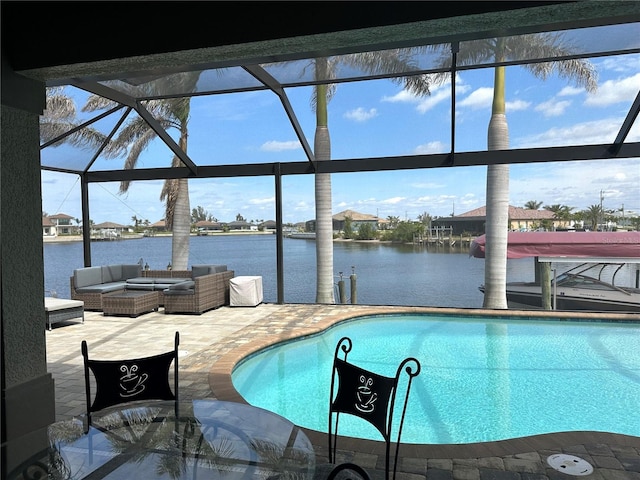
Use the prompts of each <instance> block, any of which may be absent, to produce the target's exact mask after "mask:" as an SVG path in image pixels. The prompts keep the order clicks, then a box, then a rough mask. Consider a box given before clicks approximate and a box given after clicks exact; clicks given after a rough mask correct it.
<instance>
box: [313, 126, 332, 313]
mask: <svg viewBox="0 0 640 480" xmlns="http://www.w3.org/2000/svg"><path fill="white" fill-rule="evenodd" d="M314 150H315V157H316V160H329V159H330V158H331V140H330V138H329V129H328V127H326V126H320V125H318V126H316V135H315V141H314ZM315 197H316V269H317V270H316V282H317V285H316V303H335V298H334V295H333V216H332V211H331V174H329V173H316V174H315Z"/></svg>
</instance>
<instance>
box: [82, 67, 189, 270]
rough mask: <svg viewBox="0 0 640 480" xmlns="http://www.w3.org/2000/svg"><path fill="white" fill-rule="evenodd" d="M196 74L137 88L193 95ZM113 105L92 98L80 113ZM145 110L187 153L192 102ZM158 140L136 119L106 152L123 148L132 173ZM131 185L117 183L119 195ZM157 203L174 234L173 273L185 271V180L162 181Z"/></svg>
mask: <svg viewBox="0 0 640 480" xmlns="http://www.w3.org/2000/svg"><path fill="white" fill-rule="evenodd" d="M199 75H200V74H199V72H187V73H181V74H176V75H170V76H168V77H164V78H161V79H159V80H155V81H152V82H149V83H146V84H144V85H141V86H138V87H132V88H136V89H138V92H139V91H140V89H142V90H144V93H146V94H147V95H148V96H149V97H152V96H153V95H154V94H156V93H157V92H165V91H171V88H173V89H175V86H174V87H168V86H167V84H169V83H170V84H173V85H176V84H179V86H180V90H182V91H184V92H192V91H194V90H195V87H196V83H197V81H198V78H199ZM113 105H114V102H113V101H111V100H108V99H106V98H103V97H100V96H98V95H91V96H90V97H89V98H88V100H87V104H86V105H85V106H84V108H83V111H96V110H102V109H105V108H107V107H111V106H113ZM144 107H145V108H146V109H147V110H148V111H149V112H150V113H151V114H152V115H153V117H154V118H155V119H156V120H157V121H158V123H159V124H160V125H161V126H162V127H163V128H164V129H165V130H168V129H170V128H175V129H176V130H178V132H179V135H180V138H179V141H178V146H179V147H180V148H181V149H182V151H184V152H185V153H186V152H187V137H188V129H187V126H188V122H189V113H190V111H191V98H190V97H179V98H167V99H162V100H150V101H148V102H146V103H145V104H144ZM156 137H157V134H156V132H155V131H154V130H153V129H152V128H151V127H150V126H149V124H148V123H147V122H146V121H145V120H144V119H143V118H142V117H139V116H135V118H133V119H131V120H130V121H128V122H127V123H126V124H125V125H124V126H123V127H122V129H121V130H120V131H119V132H118V135H117V136H116V137H115V138H114V139H113V141H111V142H109V144H108V145H107V147H106V148H105V154H106V155H108V156H112V157H115V156H119V155H120V154H121V153H122V150H123V148H124V147H125V146H127V149H126V153H127V156H126V160H125V164H124V168H125V169H133V168H135V167H136V164H137V163H138V159H139V158H140V155H141V153H142V152H143V151H144V150H145V149H146V148H147V147H148V146H149V144H150V143H151V141H152V140H154V139H155V138H156ZM171 166H172V167H180V166H182V161H181V160H180V158H179V157H178V156H177V155H175V154H174V156H173V159H172V161H171ZM130 183H131V182H130V181H128V180H123V181H122V182H120V193H125V192H127V191H128V189H129V186H130ZM160 200H162V201H164V202H165V225H166V227H167V228H168V229H170V230H171V231H172V232H173V238H172V245H171V264H172V266H173V269H175V270H186V269H187V264H188V261H189V240H190V232H191V222H190V220H191V210H190V207H189V182H188V180H187V179H186V178H179V179H175V178H171V179H167V180H165V183H164V185H163V187H162V191H161V193H160Z"/></svg>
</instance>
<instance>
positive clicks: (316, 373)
mask: <svg viewBox="0 0 640 480" xmlns="http://www.w3.org/2000/svg"><path fill="white" fill-rule="evenodd" d="M343 336H348V337H350V338H351V339H352V341H353V349H352V351H351V352H350V353H349V357H348V358H349V361H350V362H352V363H355V364H357V365H360V366H362V367H363V368H367V369H369V370H373V371H376V372H378V373H380V374H382V375H386V376H390V377H392V376H394V375H395V372H396V369H397V367H398V365H399V363H400V362H401V361H402V360H403V359H404V358H406V357H409V356H413V357H415V358H417V359H418V360H419V361H420V363H421V367H422V371H421V372H420V375H418V377H416V378H415V379H414V381H413V384H412V387H411V393H410V396H409V406H408V409H407V417H406V420H405V424H404V427H403V432H402V442H403V443H418V444H458V443H470V442H485V441H495V440H502V439H508V438H517V437H523V436H529V435H536V434H543V433H552V432H561V431H582V430H590V431H605V432H612V433H621V434H627V435H634V436H640V322H638V323H635V322H634V323H626V324H623V323H618V322H580V321H569V320H562V321H560V320H553V321H552V320H531V319H526V320H523V319H500V318H488V317H478V318H452V317H450V316H433V315H424V314H423V315H415V314H410V315H375V316H367V317H359V318H357V319H354V320H350V321H347V322H342V323H340V324H337V325H335V326H334V327H332V328H330V329H328V330H326V331H325V332H323V333H322V334H318V335H314V336H312V337H307V338H304V339H300V340H293V341H289V342H286V343H282V344H280V345H276V346H273V347H270V348H268V349H265V350H262V351H260V352H258V353H256V354H255V355H252V356H251V357H249V358H247V359H246V360H245V361H243V362H242V363H241V364H239V365H238V367H237V368H236V369H235V370H234V372H233V375H232V380H233V384H234V386H235V388H236V390H237V391H238V392H239V393H240V394H241V395H242V396H243V397H244V398H245V399H246V400H247V401H248V402H249V403H251V404H252V405H256V406H259V407H262V408H266V409H268V410H272V411H274V412H277V413H279V414H280V415H282V416H284V417H286V418H288V419H289V420H291V421H292V422H294V423H296V424H298V425H300V426H303V427H306V428H310V429H313V430H317V431H321V432H326V431H327V424H328V403H329V387H330V385H329V384H330V381H331V366H332V360H333V354H334V352H335V346H336V344H337V342H338V341H339V340H340V338H341V337H343ZM340 434H341V435H346V436H352V437H359V438H369V439H374V440H381V435H380V433H379V432H378V431H377V430H375V428H374V427H372V426H371V425H369V424H368V423H366V422H364V421H363V420H361V419H359V418H355V417H350V416H347V415H343V416H341V418H340Z"/></svg>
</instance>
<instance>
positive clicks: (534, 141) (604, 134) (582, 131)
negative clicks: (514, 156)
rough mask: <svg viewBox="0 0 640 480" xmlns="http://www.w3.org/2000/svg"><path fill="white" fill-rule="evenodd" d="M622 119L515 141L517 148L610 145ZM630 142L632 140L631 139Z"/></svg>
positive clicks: (583, 125)
mask: <svg viewBox="0 0 640 480" xmlns="http://www.w3.org/2000/svg"><path fill="white" fill-rule="evenodd" d="M621 123H622V119H620V118H607V119H603V120H597V121H593V122H584V123H577V124H575V125H570V126H568V127H564V128H551V129H549V130H545V131H544V132H540V133H537V134H534V135H528V136H524V137H521V138H518V139H515V141H514V144H515V145H517V146H516V147H515V148H533V147H548V146H565V145H593V144H597V143H608V142H609V143H610V142H612V141H613V139H614V138H615V137H616V134H617V132H618V130H619V128H620V124H621ZM629 140H630V139H629Z"/></svg>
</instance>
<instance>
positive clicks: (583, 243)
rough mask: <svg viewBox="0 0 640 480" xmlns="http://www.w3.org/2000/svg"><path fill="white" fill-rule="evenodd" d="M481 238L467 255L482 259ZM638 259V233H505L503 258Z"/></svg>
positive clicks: (484, 239) (639, 254) (472, 244)
mask: <svg viewBox="0 0 640 480" xmlns="http://www.w3.org/2000/svg"><path fill="white" fill-rule="evenodd" d="M485 241H486V237H485V235H481V236H480V237H478V238H476V239H475V240H473V242H471V247H470V249H469V255H470V256H472V257H476V258H484V250H485ZM524 257H576V258H593V257H596V258H609V257H611V258H623V257H626V258H640V232H509V239H508V243H507V258H524Z"/></svg>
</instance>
